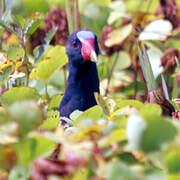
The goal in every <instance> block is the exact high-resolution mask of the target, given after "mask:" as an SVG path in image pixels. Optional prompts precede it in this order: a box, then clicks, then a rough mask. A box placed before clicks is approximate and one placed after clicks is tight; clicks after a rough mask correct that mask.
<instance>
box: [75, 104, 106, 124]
mask: <svg viewBox="0 0 180 180" xmlns="http://www.w3.org/2000/svg"><path fill="white" fill-rule="evenodd" d="M102 118H104V113H103V111H102V109H101V107H100V106H98V105H96V106H93V107H92V108H89V109H88V110H86V111H84V112H83V113H82V114H80V115H79V116H78V118H77V119H76V120H75V121H74V126H77V125H78V123H79V121H81V123H82V121H86V119H92V120H94V121H97V120H99V119H102Z"/></svg>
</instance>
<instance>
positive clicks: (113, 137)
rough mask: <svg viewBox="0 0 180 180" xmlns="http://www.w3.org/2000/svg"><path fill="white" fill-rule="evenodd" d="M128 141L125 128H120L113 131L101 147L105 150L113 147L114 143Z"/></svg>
mask: <svg viewBox="0 0 180 180" xmlns="http://www.w3.org/2000/svg"><path fill="white" fill-rule="evenodd" d="M124 140H126V131H125V129H124V128H118V129H115V130H113V131H112V132H111V133H110V134H109V135H108V137H107V138H105V140H104V141H103V140H102V141H101V142H100V144H99V145H100V147H102V148H104V147H106V146H109V145H111V144H112V143H118V142H120V141H124Z"/></svg>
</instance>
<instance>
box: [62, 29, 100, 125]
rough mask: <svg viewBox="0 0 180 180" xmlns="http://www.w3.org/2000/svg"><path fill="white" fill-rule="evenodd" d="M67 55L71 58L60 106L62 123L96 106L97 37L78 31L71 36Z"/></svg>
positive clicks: (97, 81)
mask: <svg viewBox="0 0 180 180" xmlns="http://www.w3.org/2000/svg"><path fill="white" fill-rule="evenodd" d="M66 53H67V55H68V58H69V62H68V68H69V77H68V81H67V88H66V90H65V94H64V97H63V99H62V101H61V103H60V106H59V112H60V121H61V123H62V124H64V123H65V122H64V120H62V119H63V117H66V118H69V115H70V114H71V113H72V112H73V111H74V110H80V111H85V110H86V109H88V108H90V107H92V106H94V105H96V104H97V103H96V100H95V97H94V92H99V78H98V73H97V68H96V63H95V61H97V56H96V55H98V54H99V47H98V42H97V37H96V35H95V34H94V33H93V32H92V31H89V30H78V31H76V32H74V33H72V34H71V35H70V36H69V39H68V42H67V46H66Z"/></svg>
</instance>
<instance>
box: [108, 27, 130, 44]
mask: <svg viewBox="0 0 180 180" xmlns="http://www.w3.org/2000/svg"><path fill="white" fill-rule="evenodd" d="M131 32H132V24H128V25H125V26H123V27H121V28H119V29H115V30H113V31H112V32H111V33H109V35H108V39H107V40H106V41H105V45H106V46H107V47H111V46H113V45H116V44H120V43H122V42H123V41H124V40H125V39H126V38H127V37H128V36H129V35H130V34H131Z"/></svg>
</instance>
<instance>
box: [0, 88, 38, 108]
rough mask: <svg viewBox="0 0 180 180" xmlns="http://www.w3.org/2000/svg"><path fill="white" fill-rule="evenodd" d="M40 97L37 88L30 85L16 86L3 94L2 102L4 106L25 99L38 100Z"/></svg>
mask: <svg viewBox="0 0 180 180" xmlns="http://www.w3.org/2000/svg"><path fill="white" fill-rule="evenodd" d="M39 98H40V96H39V94H38V92H37V91H36V89H33V88H29V87H15V88H11V89H10V90H8V91H6V92H5V93H4V94H3V95H2V96H1V103H2V105H3V106H9V105H11V104H13V103H14V102H16V101H23V100H35V101H37V100H38V99H39Z"/></svg>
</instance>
